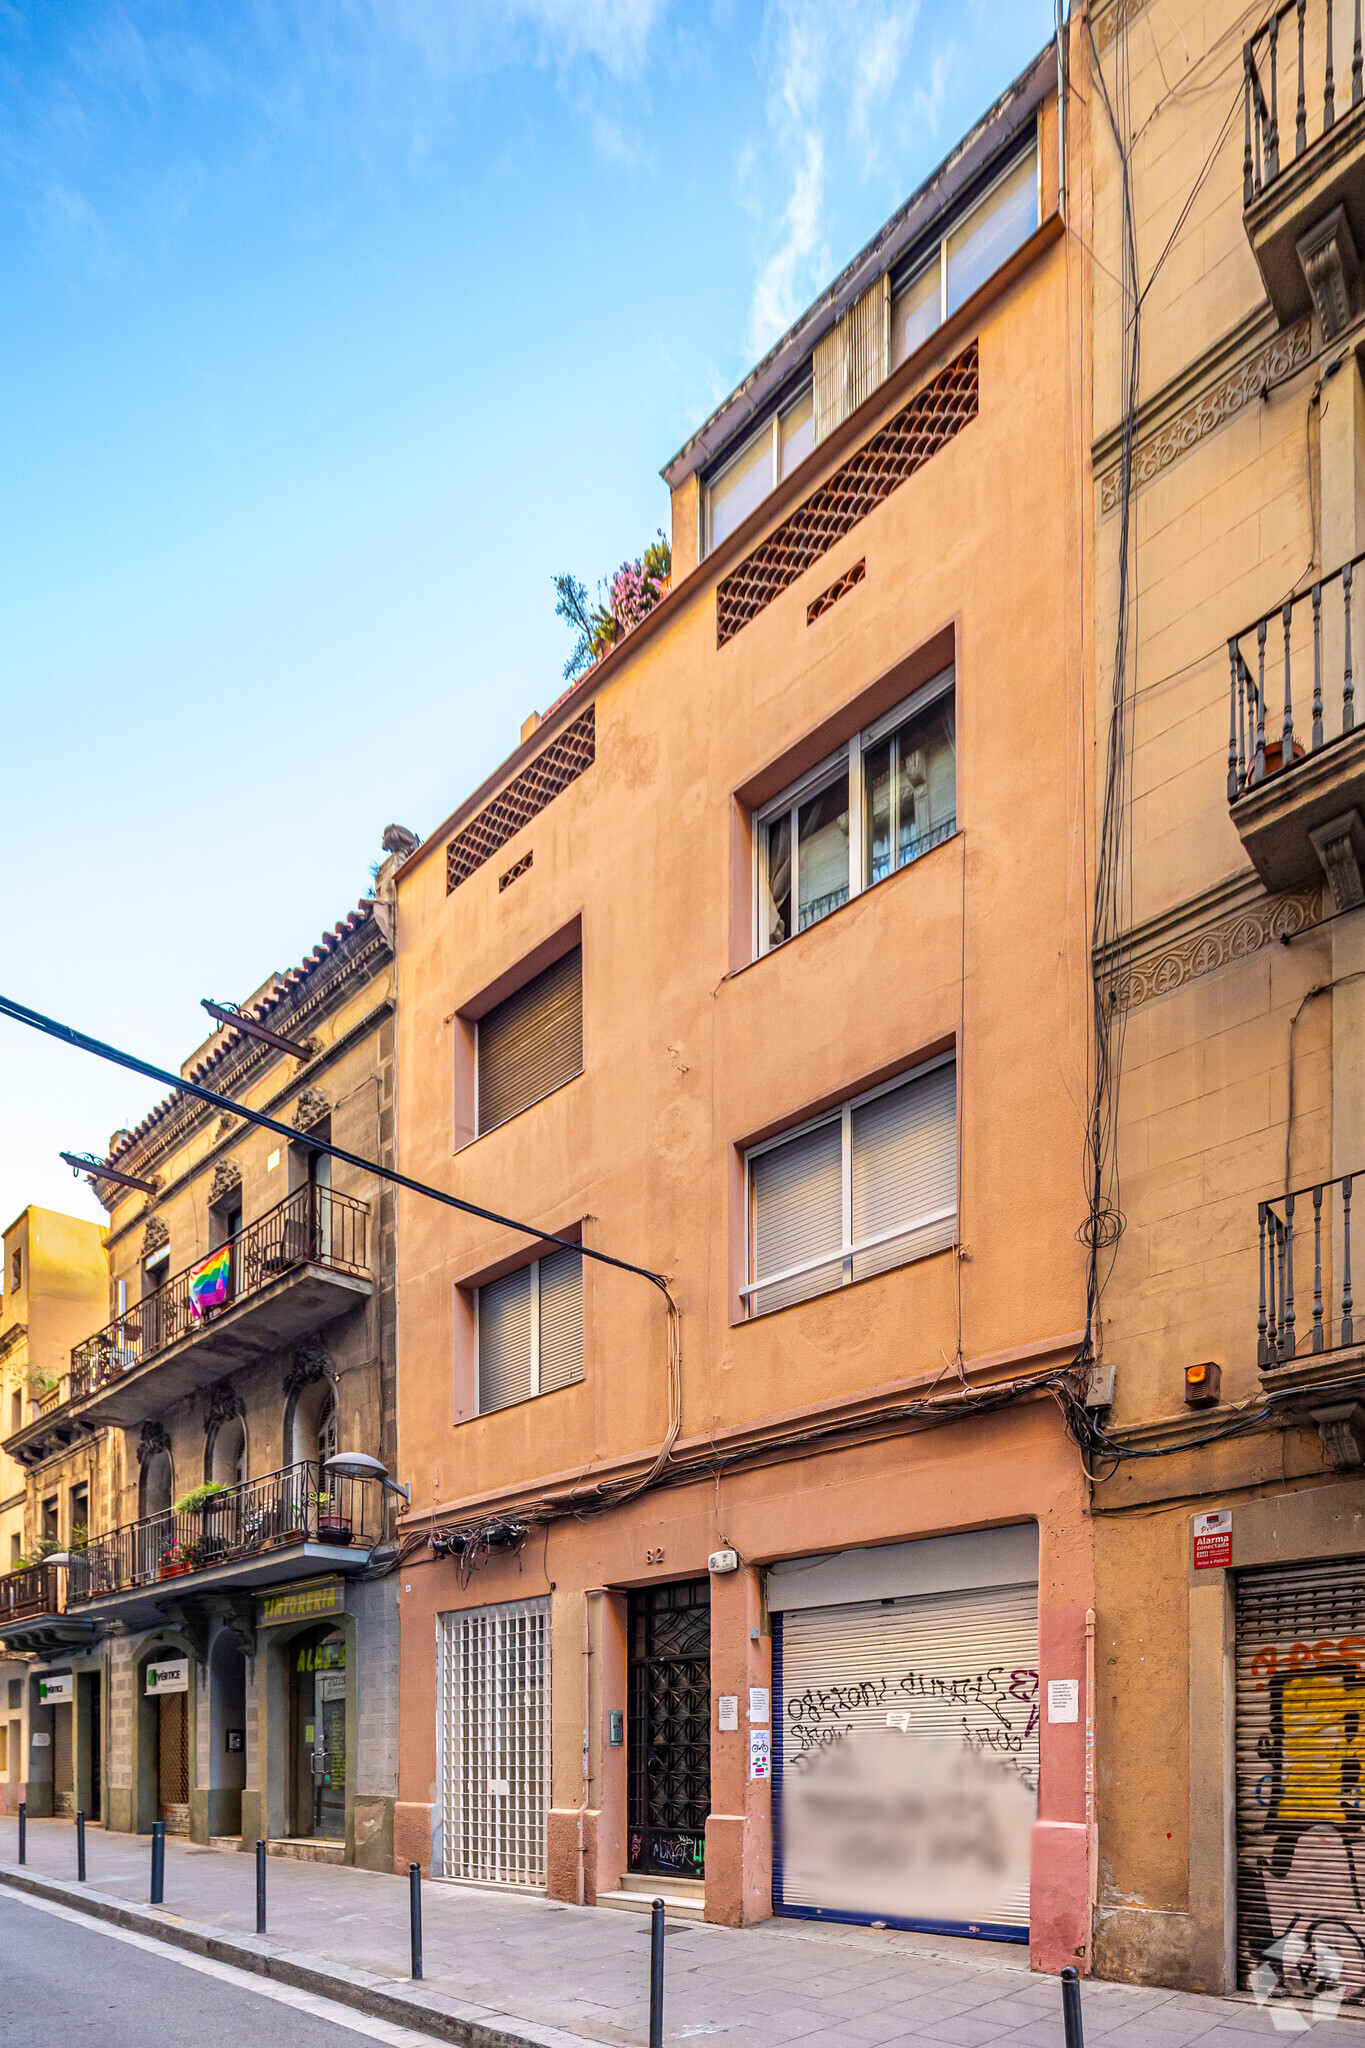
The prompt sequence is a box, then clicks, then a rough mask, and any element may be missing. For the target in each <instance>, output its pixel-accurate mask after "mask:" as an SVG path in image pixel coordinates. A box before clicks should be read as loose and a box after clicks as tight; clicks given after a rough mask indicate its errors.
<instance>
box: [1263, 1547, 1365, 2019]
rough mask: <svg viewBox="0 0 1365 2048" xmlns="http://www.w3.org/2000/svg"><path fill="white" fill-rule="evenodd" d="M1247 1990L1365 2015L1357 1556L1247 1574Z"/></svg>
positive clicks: (1364, 1739)
mask: <svg viewBox="0 0 1365 2048" xmlns="http://www.w3.org/2000/svg"><path fill="white" fill-rule="evenodd" d="M1237 1981H1238V1983H1239V1985H1241V1986H1242V1987H1243V1988H1244V1989H1248V1990H1252V1991H1254V1992H1255V1993H1256V1995H1257V2001H1258V2003H1260V2002H1262V2001H1263V2000H1264V1999H1265V1998H1266V1997H1269V1998H1271V1999H1273V2000H1274V2001H1275V2002H1276V2003H1277V2004H1278V2003H1280V2002H1281V2001H1283V2000H1284V1999H1285V1997H1286V1996H1288V1997H1291V1998H1309V1997H1311V1998H1313V1999H1314V2001H1317V2000H1319V1999H1321V2000H1323V2001H1324V2006H1325V2009H1326V2010H1325V2013H1324V2009H1323V2008H1322V2007H1319V2009H1318V2012H1317V2016H1318V2017H1319V2018H1322V2017H1324V2016H1331V2014H1332V2013H1333V2012H1335V2010H1336V2008H1337V2007H1338V2006H1347V2007H1354V2008H1355V2009H1356V2010H1357V2011H1359V2010H1360V2009H1361V2008H1362V2007H1365V1560H1362V1559H1360V1558H1343V1559H1342V1560H1340V1561H1339V1562H1338V1561H1326V1560H1324V1561H1323V1562H1320V1563H1314V1564H1301V1565H1285V1566H1277V1567H1275V1568H1273V1569H1271V1570H1268V1571H1255V1572H1241V1573H1239V1574H1238V1579H1237ZM1290 2017H1292V2016H1290V2015H1286V2018H1290ZM1305 2023H1306V2022H1303V2021H1300V2026H1302V2025H1304V2024H1305ZM1278 2024H1279V2020H1278V2018H1277V2019H1276V2025H1277V2026H1278Z"/></svg>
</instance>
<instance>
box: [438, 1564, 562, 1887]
mask: <svg viewBox="0 0 1365 2048" xmlns="http://www.w3.org/2000/svg"><path fill="white" fill-rule="evenodd" d="M437 1652H438V1664H439V1671H440V1700H439V1704H438V1708H437V1716H438V1723H437V1725H438V1732H439V1735H440V1745H441V1758H440V1769H441V1777H442V1788H441V1791H442V1797H441V1805H442V1816H443V1821H444V1828H445V1875H446V1876H447V1877H463V1878H472V1879H476V1880H477V1881H479V1882H480V1883H483V1884H506V1885H516V1886H520V1887H522V1888H525V1889H541V1888H543V1886H544V1884H545V1818H546V1814H547V1812H548V1811H549V1805H550V1603H549V1601H548V1600H518V1601H510V1602H508V1603H507V1604H506V1605H504V1606H500V1607H475V1608H467V1609H465V1610H464V1611H462V1612H460V1613H456V1614H442V1615H440V1616H438V1617H437Z"/></svg>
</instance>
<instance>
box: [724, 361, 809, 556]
mask: <svg viewBox="0 0 1365 2048" xmlns="http://www.w3.org/2000/svg"><path fill="white" fill-rule="evenodd" d="M814 446H815V395H814V392H813V390H812V388H811V386H810V385H809V384H807V385H806V387H805V389H804V391H802V392H800V393H799V394H798V396H797V397H795V398H793V399H792V400H790V401H789V403H787V404H786V405H784V406H782V407H781V408H780V409H779V410H777V411H776V412H774V413H773V414H772V415H771V416H770V417H769V418H768V419H766V420H765V421H764V423H763V425H762V426H761V427H760V428H759V429H758V430H757V432H756V433H754V434H753V435H751V437H750V438H749V440H747V441H746V442H745V443H744V446H743V447H742V448H741V449H740V450H739V451H738V453H737V454H735V455H732V456H731V457H730V460H729V461H728V462H727V463H726V465H725V467H724V468H723V469H722V470H720V471H719V472H718V473H717V474H716V476H715V477H714V478H713V479H712V480H711V482H710V483H709V484H708V485H707V487H706V548H705V552H706V553H707V554H709V553H710V551H711V549H712V548H716V547H719V546H720V543H721V542H722V541H723V540H726V539H728V538H729V536H730V535H731V534H732V533H733V532H734V531H735V528H736V527H737V526H741V525H743V523H744V521H745V520H746V519H747V518H748V516H749V514H750V513H751V512H752V511H754V510H755V509H756V508H757V507H758V506H759V505H761V504H762V503H763V500H764V499H765V498H766V497H767V495H768V493H769V491H771V490H775V489H776V487H777V485H778V484H779V483H780V482H781V481H782V479H783V477H784V476H790V475H791V474H792V471H793V470H795V469H797V468H799V466H800V465H801V463H803V462H804V461H805V459H806V457H807V456H808V455H809V454H810V452H811V449H812V448H813V447H814Z"/></svg>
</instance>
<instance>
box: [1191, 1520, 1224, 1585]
mask: <svg viewBox="0 0 1365 2048" xmlns="http://www.w3.org/2000/svg"><path fill="white" fill-rule="evenodd" d="M1193 1529H1194V1568H1195V1570H1196V1571H1197V1572H1207V1571H1217V1570H1219V1569H1220V1568H1222V1567H1225V1566H1227V1565H1230V1564H1231V1563H1232V1510H1231V1508H1223V1509H1222V1510H1220V1511H1219V1512H1218V1513H1216V1514H1207V1515H1196V1516H1195V1517H1194V1522H1193Z"/></svg>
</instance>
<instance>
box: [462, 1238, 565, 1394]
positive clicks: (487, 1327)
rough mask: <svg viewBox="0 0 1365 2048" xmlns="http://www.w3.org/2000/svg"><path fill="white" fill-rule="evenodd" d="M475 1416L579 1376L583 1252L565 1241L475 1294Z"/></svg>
mask: <svg viewBox="0 0 1365 2048" xmlns="http://www.w3.org/2000/svg"><path fill="white" fill-rule="evenodd" d="M474 1313H475V1320H476V1328H477V1331H478V1339H477V1342H478V1358H479V1411H478V1412H479V1414H480V1415H487V1414H489V1413H490V1412H491V1411H492V1410H493V1409H495V1408H509V1407H511V1405H512V1403H513V1402H514V1401H526V1400H529V1399H530V1398H531V1397H532V1395H534V1394H552V1393H554V1391H555V1390H556V1388H558V1387H567V1386H571V1385H572V1384H573V1382H574V1381H575V1380H581V1379H582V1377H583V1255H582V1253H581V1252H577V1251H574V1250H573V1248H572V1247H566V1248H565V1249H564V1250H562V1251H557V1252H553V1253H551V1255H550V1256H549V1257H548V1258H543V1259H532V1261H531V1263H530V1265H529V1266H519V1267H518V1268H517V1270H516V1271H515V1272H514V1273H504V1275H503V1277H502V1278H501V1280H492V1281H490V1282H489V1283H488V1285H487V1286H486V1287H480V1288H479V1289H478V1290H477V1292H476V1294H475V1307H474Z"/></svg>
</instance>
